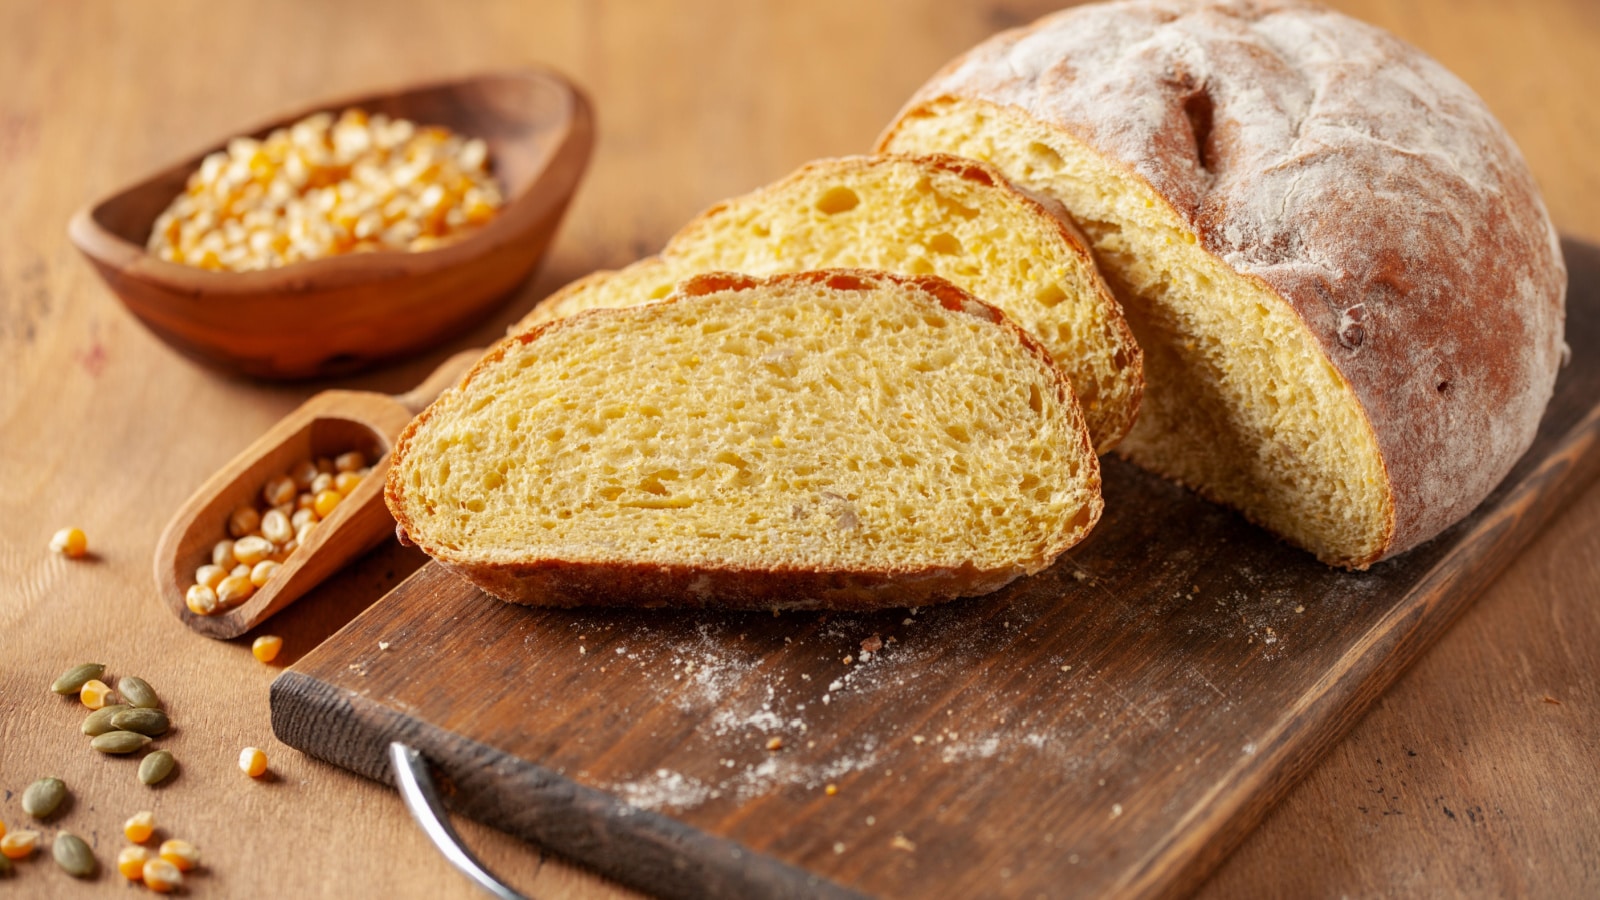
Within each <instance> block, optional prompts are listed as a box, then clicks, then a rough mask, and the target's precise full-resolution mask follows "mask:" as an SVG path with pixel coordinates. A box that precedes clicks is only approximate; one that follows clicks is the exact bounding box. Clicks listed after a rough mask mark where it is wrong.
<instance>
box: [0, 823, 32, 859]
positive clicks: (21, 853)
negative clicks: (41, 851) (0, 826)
mask: <svg viewBox="0 0 1600 900" xmlns="http://www.w3.org/2000/svg"><path fill="white" fill-rule="evenodd" d="M38 846H39V832H37V831H28V830H26V829H18V830H16V831H13V832H11V833H10V834H8V835H6V836H5V837H0V854H4V855H5V857H6V859H26V858H27V857H29V856H32V855H33V850H34V848H35V847H38Z"/></svg>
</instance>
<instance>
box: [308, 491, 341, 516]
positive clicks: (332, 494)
mask: <svg viewBox="0 0 1600 900" xmlns="http://www.w3.org/2000/svg"><path fill="white" fill-rule="evenodd" d="M343 499H344V495H343V494H340V493H339V492H338V491H323V492H321V493H319V494H317V505H316V506H315V507H314V509H316V511H317V517H318V518H321V519H326V518H327V517H328V516H330V515H332V514H333V510H334V507H336V506H338V505H339V501H341V500H343Z"/></svg>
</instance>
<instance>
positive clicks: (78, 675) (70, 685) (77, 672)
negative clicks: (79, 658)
mask: <svg viewBox="0 0 1600 900" xmlns="http://www.w3.org/2000/svg"><path fill="white" fill-rule="evenodd" d="M105 673H106V666H105V663H84V664H83V665H81V666H73V667H72V668H70V669H68V670H66V671H65V672H62V673H61V677H60V678H57V679H56V680H55V683H53V684H51V685H50V690H52V691H55V692H56V693H58V694H61V695H63V696H64V695H67V694H76V693H77V692H79V691H81V690H83V686H84V685H85V684H88V683H89V682H90V681H91V680H92V679H95V678H99V677H100V676H101V675H104V674H105Z"/></svg>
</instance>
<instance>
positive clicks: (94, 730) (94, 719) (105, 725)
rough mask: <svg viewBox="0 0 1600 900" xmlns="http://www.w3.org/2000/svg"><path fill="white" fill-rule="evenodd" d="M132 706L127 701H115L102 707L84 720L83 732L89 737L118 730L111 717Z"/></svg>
mask: <svg viewBox="0 0 1600 900" xmlns="http://www.w3.org/2000/svg"><path fill="white" fill-rule="evenodd" d="M132 708H133V707H131V706H129V705H128V704H126V703H113V704H111V705H110V706H102V707H100V708H99V709H97V710H95V711H94V712H92V713H89V716H88V718H86V719H84V720H83V733H84V734H87V735H88V736H89V737H99V736H100V735H102V734H105V733H106V732H108V731H116V730H117V729H116V726H114V725H112V724H111V717H112V716H115V715H116V714H117V713H119V712H122V711H124V710H128V709H132Z"/></svg>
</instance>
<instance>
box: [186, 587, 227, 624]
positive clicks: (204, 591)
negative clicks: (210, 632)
mask: <svg viewBox="0 0 1600 900" xmlns="http://www.w3.org/2000/svg"><path fill="white" fill-rule="evenodd" d="M218 583H219V584H220V583H221V582H218ZM183 605H185V606H187V607H189V611H190V612H192V613H194V614H195V615H197V616H209V615H211V614H212V613H215V612H216V611H217V592H216V591H214V590H212V589H211V588H209V587H206V586H205V585H203V584H191V585H189V590H188V592H187V593H185V594H184V595H183Z"/></svg>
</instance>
